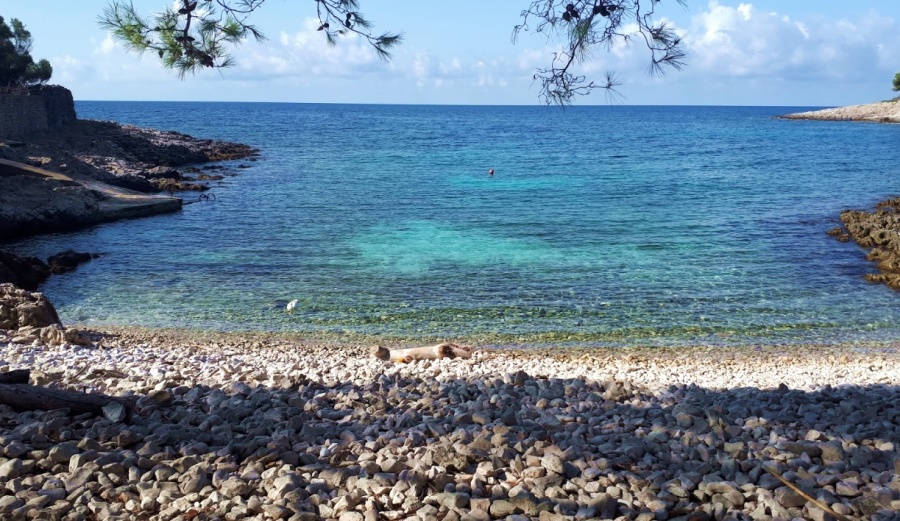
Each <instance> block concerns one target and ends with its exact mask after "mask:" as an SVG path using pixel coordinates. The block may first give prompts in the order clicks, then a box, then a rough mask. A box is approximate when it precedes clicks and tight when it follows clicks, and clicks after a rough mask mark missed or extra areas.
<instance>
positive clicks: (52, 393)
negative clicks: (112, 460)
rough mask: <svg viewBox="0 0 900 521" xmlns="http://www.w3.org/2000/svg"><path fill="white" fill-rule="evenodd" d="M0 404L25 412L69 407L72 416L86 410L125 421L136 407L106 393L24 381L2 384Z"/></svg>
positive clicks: (0, 385)
mask: <svg viewBox="0 0 900 521" xmlns="http://www.w3.org/2000/svg"><path fill="white" fill-rule="evenodd" d="M26 382H27V375H26ZM0 404H3V405H9V406H10V407H12V408H13V409H18V410H25V411H33V410H41V411H52V410H54V409H68V410H69V414H73V415H75V414H82V413H86V412H87V413H91V414H95V415H97V416H103V417H104V418H106V419H107V420H110V421H114V422H121V421H124V422H126V423H128V422H130V421H131V413H132V409H133V407H132V405H131V403H129V402H128V401H127V400H122V399H119V398H114V397H112V396H106V395H104V394H88V393H81V392H78V391H65V390H61V389H48V388H46V387H40V386H34V385H28V384H27V383H21V382H20V383H0Z"/></svg>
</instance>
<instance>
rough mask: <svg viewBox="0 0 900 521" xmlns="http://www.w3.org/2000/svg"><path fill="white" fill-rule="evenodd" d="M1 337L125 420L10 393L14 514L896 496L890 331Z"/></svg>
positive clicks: (794, 501) (147, 514) (706, 505)
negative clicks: (432, 344)
mask: <svg viewBox="0 0 900 521" xmlns="http://www.w3.org/2000/svg"><path fill="white" fill-rule="evenodd" d="M14 335H15V332H12V331H11V332H8V333H0V374H3V373H4V372H7V371H10V370H15V369H20V368H25V367H29V368H32V371H33V373H32V383H33V384H35V385H43V386H47V387H53V388H60V389H75V390H80V391H87V392H91V393H105V394H108V395H118V396H123V397H126V398H127V399H128V400H131V401H132V402H133V403H134V404H135V415H134V418H133V421H132V423H130V424H125V423H116V422H112V421H109V420H105V419H103V418H99V417H91V416H90V415H84V414H82V415H79V416H67V415H66V414H65V413H64V412H63V411H48V412H42V411H24V412H19V411H14V410H12V409H11V408H9V407H8V406H5V405H0V447H2V449H0V515H2V516H3V517H4V518H5V519H32V518H34V519H72V520H75V519H148V520H149V519H152V520H172V519H177V520H192V519H258V520H268V519H293V520H301V519H308V520H313V519H339V520H342V521H369V520H371V521H374V520H398V519H407V518H415V519H422V520H432V519H434V520H438V519H444V520H455V519H461V520H473V521H474V520H487V519H508V520H525V519H537V520H544V521H548V520H580V519H619V520H640V521H650V520H666V519H678V520H701V519H754V520H768V519H813V520H825V519H873V520H888V519H896V518H897V517H896V512H897V511H898V510H900V452H898V447H897V443H898V442H900V387H898V385H900V364H898V361H900V345H897V344H869V345H853V346H795V347H765V348H758V347H753V346H747V347H744V348H736V349H735V348H728V349H727V350H724V349H722V348H713V347H709V348H707V347H701V346H697V347H690V348H677V349H675V348H645V349H629V348H622V349H590V350H583V351H579V350H571V349H569V350H556V349H547V350H479V349H477V348H476V350H475V353H474V356H473V357H472V358H471V359H468V360H464V359H456V360H436V361H424V362H414V363H409V364H391V363H385V362H383V361H381V360H378V359H376V358H373V357H372V356H371V355H370V353H369V349H368V348H367V347H365V346H352V345H329V344H311V343H308V342H304V341H303V340H302V339H296V338H291V337H289V336H284V335H275V334H265V333H244V334H224V333H208V332H207V333H204V332H187V331H169V330H147V329H136V328H104V329H98V330H90V331H84V332H83V335H82V337H83V338H86V339H87V342H85V343H86V344H87V345H84V346H79V345H74V344H71V343H66V342H64V343H61V344H59V345H46V344H44V343H42V342H41V341H39V340H38V341H26V343H23V340H22V339H15V338H13V336H14ZM782 479H783V480H785V481H786V482H787V483H790V486H789V485H786V484H785V481H782ZM798 490H799V492H798ZM810 498H811V499H810ZM828 510H830V511H831V513H828Z"/></svg>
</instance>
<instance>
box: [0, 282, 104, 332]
mask: <svg viewBox="0 0 900 521" xmlns="http://www.w3.org/2000/svg"><path fill="white" fill-rule="evenodd" d="M3 329H5V330H9V332H10V333H9V334H10V336H11V337H12V340H13V341H14V342H17V343H22V344H30V343H32V342H35V341H37V342H40V343H43V344H48V345H60V344H64V343H69V344H80V345H84V344H87V343H89V341H88V340H87V339H86V338H84V337H83V336H82V335H81V334H80V333H79V332H78V331H76V330H74V329H66V328H65V327H63V325H62V322H60V320H59V315H58V314H57V313H56V308H54V307H53V304H51V303H50V301H49V300H48V299H47V297H45V296H44V295H43V294H42V293H32V292H30V291H26V290H24V289H20V288H17V287H15V286H14V285H12V284H0V330H3Z"/></svg>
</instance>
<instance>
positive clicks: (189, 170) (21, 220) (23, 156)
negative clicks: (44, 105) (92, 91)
mask: <svg viewBox="0 0 900 521" xmlns="http://www.w3.org/2000/svg"><path fill="white" fill-rule="evenodd" d="M258 153H259V151H258V150H256V149H254V148H252V147H249V146H247V145H242V144H238V143H228V142H224V141H215V140H209V139H196V138H193V137H191V136H188V135H185V134H181V133H178V132H169V131H160V130H153V129H144V128H138V127H134V126H129V125H120V124H117V123H113V122H109V121H92V120H76V121H74V122H73V123H71V124H68V125H66V126H64V127H62V128H59V129H55V130H50V131H47V132H42V133H38V134H32V135H30V136H28V138H27V141H2V142H0V160H6V161H11V162H14V163H13V164H11V166H13V167H14V166H15V164H21V165H22V167H21V168H11V167H10V166H4V167H3V168H0V188H2V190H0V223H2V225H0V241H3V240H8V239H11V238H14V237H21V236H25V235H32V234H35V233H46V232H53V231H69V230H73V229H78V228H82V227H85V226H90V225H93V224H97V223H99V222H106V221H109V220H114V219H119V218H131V217H140V216H145V215H151V214H154V213H161V212H169V211H173V210H177V209H178V208H180V204H175V205H172V204H168V203H169V201H166V200H164V199H166V198H158V199H160V201H156V199H154V197H152V196H147V197H144V198H143V199H144V200H145V201H146V202H144V203H142V204H135V203H134V202H133V201H138V200H140V199H141V194H157V193H160V192H166V193H169V194H173V193H175V192H186V191H203V190H207V189H209V187H210V183H213V182H221V181H222V180H223V179H224V177H225V176H230V175H236V172H237V169H239V168H245V167H247V166H249V165H248V164H228V165H227V166H222V165H211V166H204V167H200V165H201V164H203V163H210V162H222V161H233V160H238V159H244V158H246V159H247V160H248V161H251V162H252V161H255V160H256V157H255V156H256V155H258ZM0 166H3V165H0ZM29 167H32V168H31V170H33V171H32V172H29V171H28V168H29ZM55 173H58V174H55ZM129 191H131V192H129Z"/></svg>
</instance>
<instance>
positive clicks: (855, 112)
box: [780, 99, 900, 123]
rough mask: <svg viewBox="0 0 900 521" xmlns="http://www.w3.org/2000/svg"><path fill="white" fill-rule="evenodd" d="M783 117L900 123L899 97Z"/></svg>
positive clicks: (784, 117)
mask: <svg viewBox="0 0 900 521" xmlns="http://www.w3.org/2000/svg"><path fill="white" fill-rule="evenodd" d="M780 117H781V118H783V119H814V120H820V121H868V122H871V123H900V99H894V100H888V101H878V102H875V103H866V104H864V105H850V106H847V107H837V108H831V109H823V110H814V111H810V112H797V113H794V114H786V115H784V116H780Z"/></svg>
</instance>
